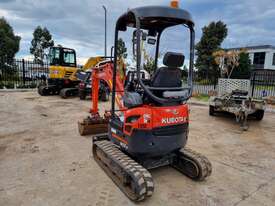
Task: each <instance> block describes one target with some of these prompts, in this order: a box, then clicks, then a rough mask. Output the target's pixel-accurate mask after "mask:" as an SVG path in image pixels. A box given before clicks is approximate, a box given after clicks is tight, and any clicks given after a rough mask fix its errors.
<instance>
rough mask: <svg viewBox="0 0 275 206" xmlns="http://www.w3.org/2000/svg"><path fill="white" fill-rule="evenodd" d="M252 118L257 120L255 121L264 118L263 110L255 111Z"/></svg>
mask: <svg viewBox="0 0 275 206" xmlns="http://www.w3.org/2000/svg"><path fill="white" fill-rule="evenodd" d="M253 116H254V117H255V118H256V119H257V120H259V121H260V120H262V119H263V118H264V110H262V109H261V110H257V111H256V112H255V113H254V114H253Z"/></svg>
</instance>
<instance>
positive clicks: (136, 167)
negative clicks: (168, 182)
mask: <svg viewBox="0 0 275 206" xmlns="http://www.w3.org/2000/svg"><path fill="white" fill-rule="evenodd" d="M93 156H94V159H95V161H96V162H97V163H98V164H99V165H100V167H101V168H102V169H103V170H104V171H105V173H106V174H107V175H108V176H109V177H110V178H111V179H112V180H113V181H114V183H115V184H116V185H117V186H118V187H119V188H120V190H121V191H122V192H123V193H124V194H125V195H126V196H127V197H128V198H129V199H131V200H132V201H135V202H139V201H142V200H144V199H145V198H146V197H149V196H151V195H152V194H153V191H154V183H153V179H152V176H151V174H150V173H149V172H148V171H147V170H146V169H145V168H144V167H142V166H141V165H140V164H138V163H137V162H135V161H134V160H133V159H131V158H130V157H129V156H127V155H126V154H124V153H123V152H122V151H120V150H119V148H118V147H117V146H115V145H114V144H113V143H111V142H110V141H108V140H98V141H95V140H94V142H93Z"/></svg>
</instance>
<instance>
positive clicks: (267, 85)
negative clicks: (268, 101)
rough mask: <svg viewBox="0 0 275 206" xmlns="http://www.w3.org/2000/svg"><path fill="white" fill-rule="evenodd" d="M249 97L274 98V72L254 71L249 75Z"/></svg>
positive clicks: (265, 70)
mask: <svg viewBox="0 0 275 206" xmlns="http://www.w3.org/2000/svg"><path fill="white" fill-rule="evenodd" d="M250 81H251V87H252V88H251V90H252V91H251V95H252V96H254V97H266V96H275V70H269V69H256V70H253V71H252V73H251V78H250Z"/></svg>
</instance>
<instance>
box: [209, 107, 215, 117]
mask: <svg viewBox="0 0 275 206" xmlns="http://www.w3.org/2000/svg"><path fill="white" fill-rule="evenodd" d="M209 115H210V116H214V115H215V107H214V106H211V105H210V106H209Z"/></svg>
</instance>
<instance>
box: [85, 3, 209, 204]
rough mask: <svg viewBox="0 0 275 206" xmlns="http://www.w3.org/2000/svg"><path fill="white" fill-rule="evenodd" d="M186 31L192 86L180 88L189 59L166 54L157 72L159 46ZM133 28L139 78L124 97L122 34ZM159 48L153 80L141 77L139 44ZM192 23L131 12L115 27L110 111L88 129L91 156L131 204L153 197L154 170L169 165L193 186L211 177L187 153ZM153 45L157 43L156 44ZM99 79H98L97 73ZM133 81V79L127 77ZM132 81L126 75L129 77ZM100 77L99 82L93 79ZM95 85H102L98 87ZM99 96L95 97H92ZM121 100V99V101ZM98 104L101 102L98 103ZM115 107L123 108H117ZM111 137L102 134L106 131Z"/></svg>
mask: <svg viewBox="0 0 275 206" xmlns="http://www.w3.org/2000/svg"><path fill="white" fill-rule="evenodd" d="M177 25H183V26H185V27H186V28H188V31H189V32H190V64H189V72H188V81H187V83H188V86H186V87H182V81H181V73H182V70H181V69H180V68H181V67H182V66H183V63H184V59H185V56H184V55H183V54H182V53H175V52H167V53H166V54H165V55H164V58H163V65H164V66H161V67H158V56H159V45H160V40H161V34H162V33H163V31H164V30H166V29H168V28H171V27H174V26H177ZM128 28H134V29H136V31H135V32H134V41H133V42H134V44H133V47H135V51H136V60H137V64H136V74H135V75H133V76H132V77H134V78H126V80H125V83H124V89H123V94H121V90H120V89H121V88H118V85H117V83H116V81H117V75H116V73H117V61H116V60H117V58H118V44H117V42H118V34H119V32H124V31H126V30H127V29H128ZM144 33H146V34H148V39H147V40H148V43H149V42H150V43H155V44H156V47H155V72H154V74H153V75H152V77H151V78H150V80H145V79H143V78H142V75H141V69H142V65H141V38H143V39H144V36H145V35H143V34H144ZM194 36H195V34H194V22H193V20H192V18H191V15H190V14H189V12H187V11H186V10H183V9H179V8H172V7H160V6H150V7H140V8H135V9H130V10H128V11H127V12H126V13H124V14H123V15H122V16H120V17H119V19H118V20H117V22H116V29H115V49H114V70H113V89H112V108H111V111H110V112H109V111H106V112H105V115H104V117H101V116H100V115H99V114H98V113H96V112H97V105H94V108H95V109H96V110H94V111H91V112H92V113H91V117H90V122H89V124H90V125H89V127H90V128H92V126H93V127H94V136H93V156H94V159H95V161H96V162H97V163H98V164H99V165H100V167H101V168H102V169H103V170H104V171H105V172H106V174H107V175H108V176H109V177H110V178H111V179H112V180H113V181H114V182H115V184H117V186H118V187H119V188H120V189H121V191H122V192H123V193H124V194H125V195H126V196H127V197H129V198H130V199H131V200H133V201H142V200H144V199H146V198H147V197H149V196H151V195H152V194H153V190H154V183H153V179H152V176H151V174H150V172H149V170H150V169H152V168H158V167H161V166H164V165H171V166H172V167H174V168H175V169H177V170H178V171H180V172H181V173H183V174H185V175H186V176H188V177H190V178H191V179H193V180H197V181H202V180H204V179H206V178H207V177H208V176H209V175H210V174H211V171H212V166H211V163H210V162H209V160H208V159H207V158H206V157H205V156H203V155H201V154H199V153H197V152H194V151H192V150H190V149H188V148H186V143H187V139H188V132H189V129H188V128H189V108H188V105H187V104H186V102H187V100H188V99H189V98H190V97H191V94H192V73H193V61H194V38H195V37H194ZM154 40H155V41H154ZM94 75H96V73H94ZM129 75H131V74H129ZM127 76H128V75H127ZM94 77H96V76H94ZM93 84H98V83H97V82H96V81H94V82H93ZM93 94H94V95H95V96H96V94H95V92H94V93H93ZM119 96H122V99H117V97H119ZM95 99H97V98H95ZM116 102H118V103H122V104H123V105H122V106H119V108H118V109H117V108H116ZM106 128H108V131H107V133H105V134H102V132H104V131H106Z"/></svg>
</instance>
